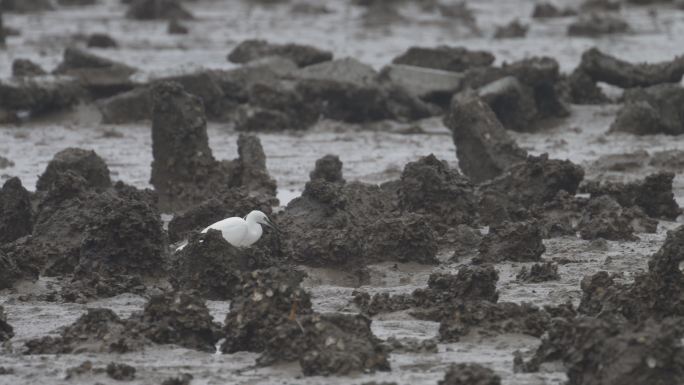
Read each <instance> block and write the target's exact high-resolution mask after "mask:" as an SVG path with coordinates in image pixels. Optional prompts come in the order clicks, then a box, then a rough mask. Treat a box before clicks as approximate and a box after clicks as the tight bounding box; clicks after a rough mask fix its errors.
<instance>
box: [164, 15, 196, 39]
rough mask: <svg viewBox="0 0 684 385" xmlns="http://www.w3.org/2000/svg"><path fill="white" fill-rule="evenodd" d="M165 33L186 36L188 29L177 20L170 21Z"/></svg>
mask: <svg viewBox="0 0 684 385" xmlns="http://www.w3.org/2000/svg"><path fill="white" fill-rule="evenodd" d="M166 32H167V33H168V34H169V35H187V34H188V33H190V29H188V27H186V26H185V25H183V24H182V23H181V22H180V21H178V20H177V19H171V21H169V26H168V27H167V28H166Z"/></svg>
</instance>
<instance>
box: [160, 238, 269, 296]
mask: <svg viewBox="0 0 684 385" xmlns="http://www.w3.org/2000/svg"><path fill="white" fill-rule="evenodd" d="M269 257H270V256H268V255H264V254H263V253H262V252H261V250H260V249H258V248H256V247H251V248H248V249H238V248H236V247H234V246H233V245H231V244H230V243H228V242H227V241H226V240H225V239H223V236H222V235H221V232H220V231H217V230H209V231H207V232H206V233H205V234H200V233H197V234H193V235H191V236H190V239H189V240H188V244H187V245H186V246H185V247H184V248H183V249H182V250H181V251H180V252H177V255H175V256H174V261H173V263H172V266H171V284H172V285H173V286H174V287H175V288H176V289H178V290H196V291H197V292H198V293H199V294H200V295H201V296H202V297H203V298H208V299H212V300H226V299H231V298H233V297H234V296H235V293H236V290H237V289H236V285H237V284H238V283H239V282H240V275H241V274H242V273H244V272H249V271H252V270H255V269H258V268H262V267H268V266H270V265H271V263H270V258H269Z"/></svg>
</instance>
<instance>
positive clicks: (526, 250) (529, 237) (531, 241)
mask: <svg viewBox="0 0 684 385" xmlns="http://www.w3.org/2000/svg"><path fill="white" fill-rule="evenodd" d="M544 251H546V247H545V246H544V243H543V242H542V232H541V227H540V226H539V223H538V222H537V221H535V220H530V221H522V222H503V223H501V224H499V225H493V226H490V227H489V233H488V234H487V235H485V237H484V238H483V239H482V243H480V247H479V254H478V256H477V257H476V258H474V259H473V262H476V263H483V262H493V263H496V262H502V261H516V262H536V261H539V260H540V259H541V255H542V254H544Z"/></svg>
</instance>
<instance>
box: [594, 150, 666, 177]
mask: <svg viewBox="0 0 684 385" xmlns="http://www.w3.org/2000/svg"><path fill="white" fill-rule="evenodd" d="M675 151H676V150H675ZM654 155H655V154H654ZM649 159H651V156H650V155H649V153H648V152H647V151H646V150H637V151H634V152H626V153H620V154H608V155H601V156H600V157H598V159H596V160H595V161H594V162H592V164H591V166H590V168H591V169H593V170H596V171H598V172H606V171H615V172H627V171H635V170H639V169H641V168H642V167H644V165H646V164H649ZM651 162H652V161H651Z"/></svg>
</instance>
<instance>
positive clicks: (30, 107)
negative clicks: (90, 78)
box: [0, 77, 83, 116]
mask: <svg viewBox="0 0 684 385" xmlns="http://www.w3.org/2000/svg"><path fill="white" fill-rule="evenodd" d="M82 97H83V89H82V88H81V86H80V84H79V82H78V81H77V80H74V79H70V78H63V77H58V78H50V79H38V78H35V79H32V78H19V79H16V78H14V79H11V80H9V81H2V82H0V105H2V106H3V111H4V112H5V113H8V114H12V113H16V112H19V111H27V112H30V113H31V116H37V115H40V114H46V113H49V112H55V111H63V110H67V109H69V108H72V107H73V106H74V105H75V104H76V103H78V101H79V100H81V99H82Z"/></svg>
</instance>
